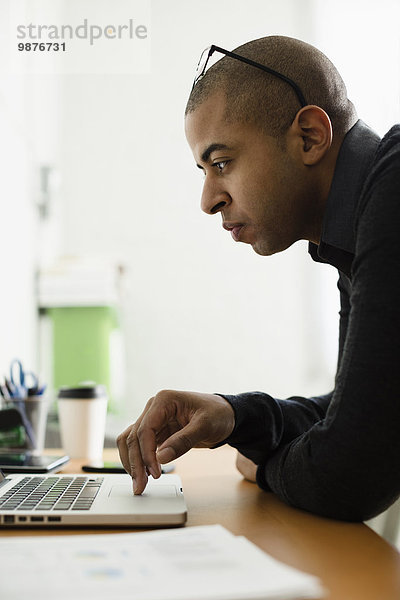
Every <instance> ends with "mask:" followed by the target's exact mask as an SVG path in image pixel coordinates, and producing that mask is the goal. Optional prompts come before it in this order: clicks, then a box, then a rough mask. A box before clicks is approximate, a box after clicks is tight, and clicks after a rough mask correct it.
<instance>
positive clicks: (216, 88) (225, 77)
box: [185, 36, 357, 138]
mask: <svg viewBox="0 0 400 600" xmlns="http://www.w3.org/2000/svg"><path fill="white" fill-rule="evenodd" d="M235 53H237V54H240V55H242V56H245V57H247V58H250V59H252V60H254V61H256V62H258V63H261V64H263V65H266V66H268V67H270V68H272V69H274V70H276V71H279V72H280V73H282V74H283V75H285V76H286V77H289V78H290V79H292V80H293V81H294V82H296V83H297V85H298V86H299V87H300V89H301V90H302V92H303V95H304V96H305V100H306V103H307V104H315V105H317V106H319V107H321V108H322V109H323V110H324V111H325V112H326V113H327V114H328V116H329V118H330V120H331V122H332V128H333V133H334V136H335V137H338V138H341V137H343V136H344V135H345V134H346V133H347V131H348V130H349V129H350V128H351V127H352V126H353V125H354V123H355V121H356V120H357V115H356V111H355V108H354V106H353V104H352V103H351V102H350V100H348V98H347V90H346V86H345V84H344V82H343V80H342V78H341V76H340V74H339V72H338V71H337V69H336V67H335V66H334V65H333V64H332V63H331V61H330V60H329V59H328V58H327V57H326V56H325V55H324V54H323V53H322V52H320V51H319V50H317V49H316V48H314V47H313V46H311V45H309V44H306V43H305V42H302V41H300V40H296V39H293V38H289V37H284V36H270V37H264V38H260V39H258V40H253V41H251V42H248V43H247V44H243V45H242V46H239V47H238V48H236V49H235ZM216 92H223V93H224V95H225V97H226V114H225V118H226V119H227V121H229V122H235V121H237V122H241V123H251V124H254V125H256V126H257V127H260V129H261V130H262V131H263V132H264V133H267V134H268V135H271V136H273V137H277V138H279V137H281V136H282V135H283V134H284V133H285V132H286V131H287V130H288V128H289V127H290V125H291V123H292V122H293V120H294V118H295V116H296V114H297V112H298V111H299V110H300V108H301V106H300V104H299V100H298V97H297V95H296V93H295V91H294V90H293V89H292V87H291V86H290V85H289V84H288V83H286V82H284V81H282V80H281V79H280V78H278V77H276V76H274V75H270V74H268V73H266V72H265V71H262V70H261V69H258V68H256V67H253V66H250V65H247V64H245V63H243V62H241V61H239V60H237V59H234V58H230V57H227V56H225V57H223V58H222V59H221V60H219V61H218V62H217V63H216V64H215V65H213V66H212V67H210V68H209V69H208V71H207V72H206V74H205V75H204V76H203V77H202V78H201V79H200V80H199V81H198V83H197V84H196V86H195V87H194V89H193V90H192V92H191V94H190V97H189V100H188V103H187V106H186V112H185V114H188V113H190V112H193V111H195V110H196V108H198V107H199V106H200V104H202V103H203V102H204V101H205V100H207V99H208V98H210V97H211V96H212V95H213V94H215V93H216Z"/></svg>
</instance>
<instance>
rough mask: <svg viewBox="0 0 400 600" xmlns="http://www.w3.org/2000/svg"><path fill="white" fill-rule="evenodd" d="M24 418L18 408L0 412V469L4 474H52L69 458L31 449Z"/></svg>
mask: <svg viewBox="0 0 400 600" xmlns="http://www.w3.org/2000/svg"><path fill="white" fill-rule="evenodd" d="M29 441H30V438H29V436H28V435H27V431H26V427H25V423H24V419H23V416H22V415H21V413H20V411H19V410H18V409H16V408H5V409H3V410H0V469H1V470H2V471H3V472H4V473H51V472H54V471H59V470H60V469H61V467H62V466H63V465H65V464H66V463H67V462H68V461H69V457H68V456H66V455H64V456H47V455H43V454H37V453H36V452H35V451H32V449H31V447H30V443H29Z"/></svg>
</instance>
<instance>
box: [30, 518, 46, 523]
mask: <svg viewBox="0 0 400 600" xmlns="http://www.w3.org/2000/svg"><path fill="white" fill-rule="evenodd" d="M43 521H44V517H31V522H37V523H41V522H43Z"/></svg>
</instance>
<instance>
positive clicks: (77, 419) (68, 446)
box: [58, 385, 107, 460]
mask: <svg viewBox="0 0 400 600" xmlns="http://www.w3.org/2000/svg"><path fill="white" fill-rule="evenodd" d="M106 414H107V392H106V388H105V387H104V386H103V385H85V386H82V387H62V388H60V390H59V392H58V416H59V421H60V434H61V444H62V447H63V450H64V451H65V452H66V454H68V455H69V456H70V457H71V458H85V459H90V460H100V459H101V458H102V455H103V447H104V434H105V429H106Z"/></svg>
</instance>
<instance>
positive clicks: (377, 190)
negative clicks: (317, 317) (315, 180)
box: [221, 121, 400, 521]
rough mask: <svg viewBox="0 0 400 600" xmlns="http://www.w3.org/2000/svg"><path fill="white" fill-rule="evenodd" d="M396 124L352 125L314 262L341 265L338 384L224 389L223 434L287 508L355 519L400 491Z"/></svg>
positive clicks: (399, 128) (399, 137)
mask: <svg viewBox="0 0 400 600" xmlns="http://www.w3.org/2000/svg"><path fill="white" fill-rule="evenodd" d="M399 242H400V125H396V126H394V127H393V128H392V129H391V130H390V131H389V132H388V133H387V135H386V136H385V137H384V138H383V140H382V141H380V139H379V137H378V136H377V135H376V134H375V133H374V132H372V131H371V130H370V129H369V128H368V127H367V126H366V125H365V124H364V123H362V122H361V121H358V123H356V125H355V126H354V127H353V128H352V129H351V130H350V132H349V133H348V134H347V136H346V137H345V139H344V141H343V144H342V147H341V150H340V153H339V156H338V160H337V164H336V169H335V174H334V178H333V181H332V186H331V190H330V193H329V198H328V201H327V207H326V212H325V215H324V224H323V232H322V238H321V243H320V245H319V246H315V245H314V244H310V249H309V252H310V254H311V256H312V258H313V259H314V260H317V261H319V262H326V263H329V264H331V265H333V266H335V267H336V268H337V269H338V270H339V282H338V287H339V290H340V300H341V310H340V331H339V359H338V369H337V374H336V380H335V389H334V390H333V392H331V393H330V394H327V395H325V396H320V397H315V398H301V397H293V398H289V399H287V400H278V399H275V398H272V397H271V396H269V395H268V394H265V393H262V392H249V393H245V394H239V395H237V396H227V395H223V394H221V395H223V397H224V398H226V399H227V400H228V401H229V402H230V403H231V404H232V406H233V408H234V411H235V415H236V424H235V428H234V430H233V432H232V435H231V436H230V437H229V438H228V439H227V440H225V442H226V443H228V444H230V445H232V446H234V447H235V448H237V449H238V450H239V451H240V452H242V453H243V454H244V455H245V456H247V457H248V458H250V459H252V460H253V461H254V462H255V463H256V464H257V465H259V466H258V469H257V483H258V485H259V486H260V487H261V488H263V489H265V490H268V491H273V492H275V493H276V494H277V495H278V496H279V497H280V498H282V499H283V500H284V501H285V502H287V503H288V504H291V505H293V506H296V507H299V508H302V509H304V510H307V511H310V512H313V513H316V514H319V515H323V516H327V517H332V518H336V519H343V520H350V521H361V520H365V519H369V518H371V517H373V516H375V515H377V514H379V513H380V512H382V511H383V510H385V509H386V508H387V507H388V506H390V505H391V504H392V503H393V502H394V501H395V500H396V499H397V498H398V497H399V496H400V243H399Z"/></svg>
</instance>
